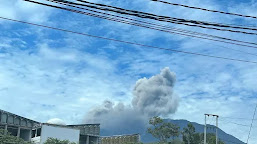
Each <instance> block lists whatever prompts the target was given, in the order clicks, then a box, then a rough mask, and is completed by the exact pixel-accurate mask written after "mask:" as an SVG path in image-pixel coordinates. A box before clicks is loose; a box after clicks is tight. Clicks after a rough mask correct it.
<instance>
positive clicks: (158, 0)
mask: <svg viewBox="0 0 257 144" xmlns="http://www.w3.org/2000/svg"><path fill="white" fill-rule="evenodd" d="M151 1H156V2H161V3H165V4H169V5H173V6H181V7H186V8H191V9H198V10H203V11H208V12H215V13H221V14H227V15H234V16H240V17H245V18H254V19H257V17H256V16H249V15H243V14H238V13H230V12H224V11H218V10H210V9H206V8H199V7H194V6H188V5H183V4H177V3H171V2H167V1H163V0H151Z"/></svg>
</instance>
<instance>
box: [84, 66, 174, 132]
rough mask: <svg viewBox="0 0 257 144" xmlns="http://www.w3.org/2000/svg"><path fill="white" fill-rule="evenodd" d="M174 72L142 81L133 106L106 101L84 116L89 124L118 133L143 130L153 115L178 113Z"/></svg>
mask: <svg viewBox="0 0 257 144" xmlns="http://www.w3.org/2000/svg"><path fill="white" fill-rule="evenodd" d="M175 82H176V76H175V73H173V72H171V71H170V69H169V68H168V67H166V68H164V69H162V70H161V73H160V74H157V75H155V76H152V77H150V78H149V79H147V78H142V79H139V80H138V81H137V82H136V84H135V87H134V89H133V99H132V101H131V105H124V104H123V103H121V102H120V103H118V104H114V103H113V102H111V101H108V100H106V101H104V102H103V104H102V105H100V106H97V107H95V108H93V109H91V110H90V111H89V112H88V114H87V115H86V117H85V121H84V122H86V123H100V124H101V128H103V129H112V131H113V133H115V131H117V132H118V131H120V130H123V131H126V130H130V129H131V127H134V128H135V129H134V130H135V131H136V129H142V128H143V129H144V128H145V126H146V125H147V123H148V119H149V118H150V117H153V116H168V115H170V114H173V113H175V112H176V110H177V107H178V104H179V98H178V96H177V95H175V94H174V93H173V87H174V84H175Z"/></svg>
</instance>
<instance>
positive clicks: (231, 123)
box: [220, 120, 250, 127]
mask: <svg viewBox="0 0 257 144" xmlns="http://www.w3.org/2000/svg"><path fill="white" fill-rule="evenodd" d="M220 121H223V122H225V123H231V124H235V125H239V126H244V127H250V125H246V124H240V123H236V122H232V121H224V120H220Z"/></svg>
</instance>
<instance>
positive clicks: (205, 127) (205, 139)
mask: <svg viewBox="0 0 257 144" xmlns="http://www.w3.org/2000/svg"><path fill="white" fill-rule="evenodd" d="M204 116H205V125H204V144H206V141H207V137H206V135H207V125H206V117H207V116H208V117H209V116H212V117H216V144H218V143H219V138H218V118H219V116H218V115H214V114H204Z"/></svg>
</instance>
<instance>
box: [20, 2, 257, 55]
mask: <svg viewBox="0 0 257 144" xmlns="http://www.w3.org/2000/svg"><path fill="white" fill-rule="evenodd" d="M24 1H28V2H32V3H36V4H40V5H44V6H49V7H53V8H58V9H62V10H67V11H71V12H75V13H79V14H85V15H89V16H93V17H98V18H103V19H107V20H112V21H116V22H121V23H125V24H129V25H134V26H139V27H144V28H149V29H154V30H158V31H162V32H168V33H172V34H178V35H183V36H187V37H194V38H200V39H206V40H212V41H217V42H224V43H229V44H233V45H239V46H245V47H251V48H257V47H255V46H250V45H245V44H239V43H233V42H227V41H223V40H217V39H212V38H206V37H201V36H198V35H192V34H187V33H181V32H174V31H170V30H163V29H159V28H154V27H151V26H148V25H142V24H138V23H134V22H130V21H126V20H120V19H116V18H113V17H106V16H103V15H97V14H93V13H88V12H84V11H79V10H74V9H68V8H64V7H59V6H54V5H50V4H45V3H40V2H36V1H32V0H24ZM228 49H230V48H228ZM232 50H234V49H232ZM235 51H239V52H242V51H240V50H235ZM243 53H247V52H243ZM247 54H250V55H255V56H256V54H252V53H247Z"/></svg>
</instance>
